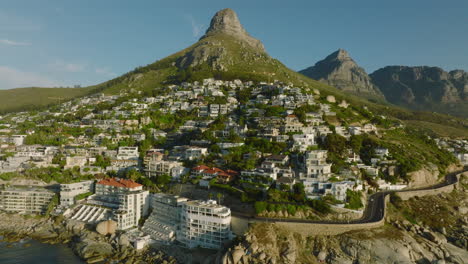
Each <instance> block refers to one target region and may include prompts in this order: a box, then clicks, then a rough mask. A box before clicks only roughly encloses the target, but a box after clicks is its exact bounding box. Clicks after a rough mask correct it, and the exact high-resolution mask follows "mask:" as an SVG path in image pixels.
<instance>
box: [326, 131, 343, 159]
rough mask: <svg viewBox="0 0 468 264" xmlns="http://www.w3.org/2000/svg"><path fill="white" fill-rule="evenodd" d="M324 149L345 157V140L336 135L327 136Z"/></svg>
mask: <svg viewBox="0 0 468 264" xmlns="http://www.w3.org/2000/svg"><path fill="white" fill-rule="evenodd" d="M324 145H325V148H326V149H327V150H328V151H329V152H333V153H335V154H337V155H339V156H340V157H343V156H344V155H345V151H346V138H345V137H343V136H341V135H338V134H328V135H327V138H326V140H325V142H324Z"/></svg>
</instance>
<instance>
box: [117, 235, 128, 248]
mask: <svg viewBox="0 0 468 264" xmlns="http://www.w3.org/2000/svg"><path fill="white" fill-rule="evenodd" d="M119 245H120V246H123V247H128V246H130V240H129V239H128V236H127V235H125V234H122V235H120V237H119Z"/></svg>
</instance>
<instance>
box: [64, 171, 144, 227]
mask: <svg viewBox="0 0 468 264" xmlns="http://www.w3.org/2000/svg"><path fill="white" fill-rule="evenodd" d="M95 189H96V193H95V194H94V195H92V196H90V197H89V198H88V203H87V204H84V205H82V206H81V207H80V208H79V209H77V210H76V212H75V213H74V215H73V216H72V219H76V220H79V221H84V222H88V223H96V222H98V221H101V220H107V219H112V220H114V221H116V222H117V228H118V229H121V230H125V229H129V228H132V227H134V226H138V223H139V220H140V219H141V218H142V217H143V216H145V215H147V214H148V209H149V191H144V190H143V185H141V184H138V183H136V182H134V181H132V180H127V179H119V178H110V179H104V180H100V181H99V182H97V183H96V185H95Z"/></svg>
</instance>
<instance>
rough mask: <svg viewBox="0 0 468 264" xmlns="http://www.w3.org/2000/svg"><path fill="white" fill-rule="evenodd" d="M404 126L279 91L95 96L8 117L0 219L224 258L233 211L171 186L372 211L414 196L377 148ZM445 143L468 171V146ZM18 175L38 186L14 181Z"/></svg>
mask: <svg viewBox="0 0 468 264" xmlns="http://www.w3.org/2000/svg"><path fill="white" fill-rule="evenodd" d="M399 129H404V126H403V125H402V124H400V123H398V122H396V121H392V120H387V118H386V117H385V116H377V115H373V114H372V113H371V112H370V111H369V110H368V109H367V108H366V107H361V106H352V105H349V103H347V102H346V101H345V100H337V99H336V98H335V97H334V96H321V95H320V92H319V91H318V90H312V91H306V90H305V89H304V88H298V87H293V86H292V85H288V84H284V83H280V82H274V83H258V84H255V83H254V82H242V81H240V80H234V81H219V80H214V79H205V80H203V81H202V82H196V81H195V82H193V83H181V84H180V85H169V86H167V87H162V88H156V89H154V90H152V91H150V92H142V91H136V90H125V91H121V92H120V93H119V95H104V94H95V95H92V96H87V97H83V98H80V99H74V100H72V101H69V102H65V103H62V104H60V105H57V106H52V107H50V108H48V110H40V109H39V110H37V111H30V112H20V113H10V114H6V115H4V116H1V117H0V144H1V145H0V153H1V154H0V180H1V182H0V183H3V185H2V187H1V188H0V210H4V211H7V212H17V213H22V214H55V215H58V214H61V215H62V214H63V215H64V216H65V217H66V218H68V219H70V220H73V221H80V222H84V223H88V224H93V225H97V226H98V230H99V229H106V230H107V229H109V228H114V229H117V230H122V231H128V232H129V233H130V234H134V235H132V236H131V237H132V239H131V240H132V243H133V245H134V246H135V248H142V247H144V246H145V245H146V244H148V243H151V242H152V241H153V242H154V241H157V242H159V243H163V244H170V243H177V244H179V245H181V246H184V247H187V248H194V247H203V248H211V249H218V248H221V247H222V246H223V244H224V243H226V242H228V241H230V240H232V239H233V238H234V237H235V235H234V234H233V232H232V230H231V210H232V208H230V205H229V204H225V203H222V202H221V200H222V199H220V197H211V198H210V199H204V200H192V199H188V198H185V197H183V196H179V195H177V194H174V193H171V194H170V193H169V192H166V191H168V190H169V189H170V186H171V185H173V184H177V183H178V184H185V185H193V187H194V188H197V189H200V190H207V191H208V192H209V190H221V191H223V192H224V193H226V195H232V196H234V197H238V200H239V202H240V203H245V204H250V205H251V206H255V209H256V210H257V213H261V212H262V211H264V210H266V209H262V208H260V207H261V204H260V203H261V202H262V201H264V202H266V203H267V204H270V205H271V204H273V203H282V202H283V203H288V207H287V208H288V211H289V215H291V216H292V215H294V212H295V211H296V209H297V208H299V207H297V208H296V207H294V210H292V209H290V208H291V205H290V204H291V202H292V203H295V204H299V203H305V204H308V205H310V206H311V207H314V206H315V205H316V204H317V203H316V202H313V201H321V202H323V203H326V204H327V206H328V204H332V205H333V206H334V207H340V208H345V209H346V208H347V209H349V210H363V209H364V208H363V203H362V202H361V199H363V195H364V194H365V193H369V192H372V191H376V190H379V189H380V190H399V189H403V188H405V187H407V184H408V182H407V181H405V178H404V177H405V175H406V174H405V173H404V167H403V165H405V164H402V162H401V158H400V156H398V155H399V154H398V153H394V152H392V151H393V149H389V148H388V147H386V146H384V145H379V144H378V143H376V142H378V141H377V139H379V138H380V137H382V134H383V133H384V132H386V131H398V130H399ZM395 133H396V132H395ZM374 139H375V140H374ZM436 142H437V144H438V146H439V147H440V148H443V149H447V150H448V151H450V152H452V153H453V155H454V156H456V157H457V158H458V159H459V161H460V162H461V163H463V164H465V165H467V162H468V157H467V155H468V154H467V152H468V142H467V141H466V140H464V141H463V140H459V141H453V140H449V139H436ZM405 166H407V165H405ZM15 177H17V178H26V179H29V181H27V183H26V184H24V185H20V184H14V185H13V184H10V183H9V180H11V179H13V178H15ZM35 182H36V183H35ZM274 197H276V198H274ZM278 197H281V198H278ZM356 197H357V199H356ZM216 198H218V199H216ZM309 202H310V203H309ZM291 211H292V212H291ZM103 226H104V227H103Z"/></svg>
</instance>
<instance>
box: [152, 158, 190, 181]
mask: <svg viewBox="0 0 468 264" xmlns="http://www.w3.org/2000/svg"><path fill="white" fill-rule="evenodd" d="M186 171H187V170H186V169H185V168H184V166H183V165H182V162H179V161H171V160H150V161H148V162H147V163H146V165H145V174H146V176H147V177H157V176H160V175H164V174H166V175H170V176H171V177H174V178H179V177H180V175H181V174H182V173H183V172H186Z"/></svg>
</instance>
